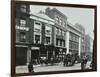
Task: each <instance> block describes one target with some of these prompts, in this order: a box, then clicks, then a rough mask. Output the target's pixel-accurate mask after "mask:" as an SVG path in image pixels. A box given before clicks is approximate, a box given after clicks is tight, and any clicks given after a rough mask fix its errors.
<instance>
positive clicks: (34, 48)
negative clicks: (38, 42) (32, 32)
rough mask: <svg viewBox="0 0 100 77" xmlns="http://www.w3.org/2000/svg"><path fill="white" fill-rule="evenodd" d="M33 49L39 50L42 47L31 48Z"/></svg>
mask: <svg viewBox="0 0 100 77" xmlns="http://www.w3.org/2000/svg"><path fill="white" fill-rule="evenodd" d="M31 49H33V50H39V49H40V47H31Z"/></svg>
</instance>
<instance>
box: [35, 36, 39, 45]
mask: <svg viewBox="0 0 100 77" xmlns="http://www.w3.org/2000/svg"><path fill="white" fill-rule="evenodd" d="M35 43H36V44H39V43H40V35H35Z"/></svg>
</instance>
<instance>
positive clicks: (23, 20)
mask: <svg viewBox="0 0 100 77" xmlns="http://www.w3.org/2000/svg"><path fill="white" fill-rule="evenodd" d="M20 26H23V27H25V26H26V20H25V19H20Z"/></svg>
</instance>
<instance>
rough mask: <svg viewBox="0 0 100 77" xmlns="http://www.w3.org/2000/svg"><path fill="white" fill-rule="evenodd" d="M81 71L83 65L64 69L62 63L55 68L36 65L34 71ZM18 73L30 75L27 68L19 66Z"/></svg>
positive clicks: (54, 66)
mask: <svg viewBox="0 0 100 77" xmlns="http://www.w3.org/2000/svg"><path fill="white" fill-rule="evenodd" d="M89 65H90V62H88V63H87V66H86V68H88V67H89ZM80 69H81V63H79V64H75V65H74V66H68V67H64V66H63V64H62V63H59V64H55V65H53V66H51V65H48V66H45V65H44V66H40V65H37V66H36V65H35V66H34V71H35V72H44V71H62V70H80ZM16 73H28V69H27V66H17V67H16Z"/></svg>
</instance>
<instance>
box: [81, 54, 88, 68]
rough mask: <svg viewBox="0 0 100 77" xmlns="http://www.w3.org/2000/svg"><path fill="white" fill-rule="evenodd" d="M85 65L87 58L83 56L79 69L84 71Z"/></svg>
mask: <svg viewBox="0 0 100 77" xmlns="http://www.w3.org/2000/svg"><path fill="white" fill-rule="evenodd" d="M86 64H87V57H86V56H83V58H82V61H81V68H82V69H85V67H86Z"/></svg>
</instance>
